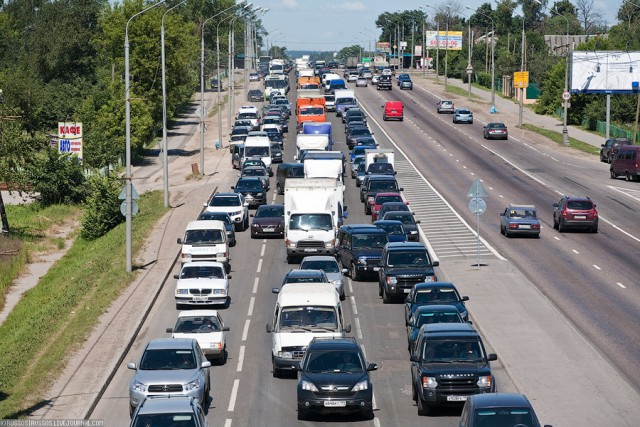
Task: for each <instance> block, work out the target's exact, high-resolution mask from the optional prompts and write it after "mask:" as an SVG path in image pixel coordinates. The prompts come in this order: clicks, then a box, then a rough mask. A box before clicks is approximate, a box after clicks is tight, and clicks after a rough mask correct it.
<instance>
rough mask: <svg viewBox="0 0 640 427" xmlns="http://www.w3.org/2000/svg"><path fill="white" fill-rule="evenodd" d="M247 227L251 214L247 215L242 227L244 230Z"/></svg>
mask: <svg viewBox="0 0 640 427" xmlns="http://www.w3.org/2000/svg"><path fill="white" fill-rule="evenodd" d="M247 228H249V216H247V217H246V218H245V219H244V225H243V227H242V229H243V230H246V229H247Z"/></svg>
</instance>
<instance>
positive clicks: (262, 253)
mask: <svg viewBox="0 0 640 427" xmlns="http://www.w3.org/2000/svg"><path fill="white" fill-rule="evenodd" d="M266 249H267V245H266V244H265V243H263V244H262V249H260V256H261V257H263V256H264V251H265V250H266Z"/></svg>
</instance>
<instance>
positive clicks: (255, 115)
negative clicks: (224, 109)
mask: <svg viewBox="0 0 640 427" xmlns="http://www.w3.org/2000/svg"><path fill="white" fill-rule="evenodd" d="M238 118H239V119H254V120H255V119H257V118H258V113H240V114H238Z"/></svg>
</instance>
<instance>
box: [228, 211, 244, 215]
mask: <svg viewBox="0 0 640 427" xmlns="http://www.w3.org/2000/svg"><path fill="white" fill-rule="evenodd" d="M241 213H242V211H236V212H231V213H230V214H229V215H240V214H241Z"/></svg>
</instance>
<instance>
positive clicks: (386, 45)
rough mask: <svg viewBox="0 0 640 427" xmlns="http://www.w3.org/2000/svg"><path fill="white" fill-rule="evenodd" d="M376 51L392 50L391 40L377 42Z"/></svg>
mask: <svg viewBox="0 0 640 427" xmlns="http://www.w3.org/2000/svg"><path fill="white" fill-rule="evenodd" d="M376 52H378V53H380V52H387V53H389V52H391V46H390V43H389V42H376Z"/></svg>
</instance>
